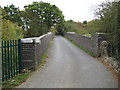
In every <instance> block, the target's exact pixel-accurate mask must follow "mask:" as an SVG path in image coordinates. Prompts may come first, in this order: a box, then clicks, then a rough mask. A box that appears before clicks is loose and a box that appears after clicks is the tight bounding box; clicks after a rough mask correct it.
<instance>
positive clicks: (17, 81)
mask: <svg viewBox="0 0 120 90" xmlns="http://www.w3.org/2000/svg"><path fill="white" fill-rule="evenodd" d="M29 75H30V73H22V74H19V75H17V76H16V77H14V78H13V79H10V80H8V81H5V82H3V83H2V89H8V88H14V87H16V86H18V85H20V84H21V83H23V82H25V81H26V79H27V78H28V77H29Z"/></svg>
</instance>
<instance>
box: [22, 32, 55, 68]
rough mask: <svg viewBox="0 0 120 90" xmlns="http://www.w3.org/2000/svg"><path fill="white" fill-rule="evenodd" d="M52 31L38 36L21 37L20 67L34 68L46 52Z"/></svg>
mask: <svg viewBox="0 0 120 90" xmlns="http://www.w3.org/2000/svg"><path fill="white" fill-rule="evenodd" d="M53 36H54V35H53V34H52V33H47V34H45V35H42V36H40V37H34V38H25V39H21V42H22V44H21V45H22V46H21V54H22V56H21V57H22V64H23V65H22V68H23V69H33V70H35V69H36V68H37V66H38V65H39V63H40V60H41V58H42V56H43V54H44V53H45V52H46V50H47V48H48V45H49V41H50V40H52V38H53Z"/></svg>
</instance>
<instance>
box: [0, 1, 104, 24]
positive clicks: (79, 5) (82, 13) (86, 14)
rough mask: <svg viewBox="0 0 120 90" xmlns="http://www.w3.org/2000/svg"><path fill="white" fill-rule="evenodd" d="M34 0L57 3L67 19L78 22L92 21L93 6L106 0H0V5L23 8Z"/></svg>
mask: <svg viewBox="0 0 120 90" xmlns="http://www.w3.org/2000/svg"><path fill="white" fill-rule="evenodd" d="M33 1H43V2H49V3H51V4H52V5H53V4H55V5H56V6H57V7H58V8H59V9H60V10H61V11H63V15H64V16H65V20H70V19H72V20H74V21H76V22H78V21H80V22H83V21H85V20H87V21H91V20H92V19H94V14H93V10H92V9H91V7H92V6H95V5H99V4H100V3H102V2H104V1H106V0H0V5H1V6H2V7H3V6H7V5H10V4H14V5H15V6H16V7H19V8H20V9H21V10H23V9H24V6H25V5H28V4H31V3H32V2H33Z"/></svg>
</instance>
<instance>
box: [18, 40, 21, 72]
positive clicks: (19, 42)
mask: <svg viewBox="0 0 120 90" xmlns="http://www.w3.org/2000/svg"><path fill="white" fill-rule="evenodd" d="M21 56H22V55H21V39H19V40H18V60H19V73H21V70H22V59H21Z"/></svg>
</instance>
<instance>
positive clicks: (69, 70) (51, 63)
mask: <svg viewBox="0 0 120 90" xmlns="http://www.w3.org/2000/svg"><path fill="white" fill-rule="evenodd" d="M48 53H49V57H48V58H47V63H46V65H45V66H44V67H43V68H42V69H38V70H36V71H35V72H34V73H33V74H32V75H31V76H30V77H29V78H28V80H27V81H26V82H25V83H23V84H22V85H20V86H19V87H18V88H117V87H118V82H117V80H115V79H114V77H113V75H112V74H111V72H110V71H108V70H107V69H106V68H105V66H104V65H102V64H101V63H100V62H99V61H97V60H95V59H94V58H93V57H91V56H89V55H88V54H86V53H85V52H83V51H82V50H80V49H79V48H78V47H77V46H75V45H73V44H72V43H71V42H70V41H68V40H67V39H65V38H63V37H61V36H56V37H55V38H54V40H53V43H52V45H51V47H50V48H49V50H48Z"/></svg>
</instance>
